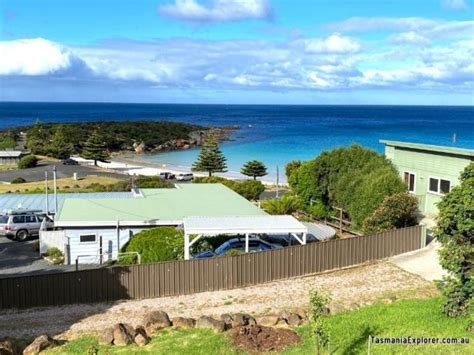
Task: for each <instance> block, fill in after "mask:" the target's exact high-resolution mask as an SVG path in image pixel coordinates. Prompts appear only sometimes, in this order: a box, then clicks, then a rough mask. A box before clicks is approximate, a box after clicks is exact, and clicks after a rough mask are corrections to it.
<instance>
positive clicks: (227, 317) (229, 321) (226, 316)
mask: <svg viewBox="0 0 474 355" xmlns="http://www.w3.org/2000/svg"><path fill="white" fill-rule="evenodd" d="M232 319H233V318H232V315H230V314H229V313H224V314H221V321H223V322H224V323H225V327H226V329H230V328H232Z"/></svg>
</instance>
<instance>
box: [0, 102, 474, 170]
mask: <svg viewBox="0 0 474 355" xmlns="http://www.w3.org/2000/svg"><path fill="white" fill-rule="evenodd" d="M37 117H39V118H40V119H41V120H42V121H55V122H68V121H69V122H70V121H97V120H138V119H147V120H163V119H165V120H175V121H183V122H190V123H196V124H202V125H211V126H225V125H229V126H231V125H239V126H240V127H241V129H240V130H238V131H237V132H236V133H235V134H234V135H233V136H232V138H233V139H234V140H233V141H231V142H225V143H223V144H222V150H223V152H224V154H225V155H226V157H227V159H228V166H229V170H230V171H232V172H238V171H239V170H240V167H241V166H242V165H243V164H244V163H245V162H246V161H248V160H252V159H257V160H261V161H263V162H264V163H265V164H267V166H268V168H269V171H270V173H271V176H270V177H271V178H272V179H274V178H275V174H276V166H279V167H280V168H281V170H280V171H283V167H284V165H285V164H286V163H287V162H288V161H290V160H293V159H302V160H305V159H311V158H313V157H315V156H317V155H318V154H319V153H320V152H321V151H323V150H326V149H331V148H334V147H337V146H347V145H350V144H352V143H359V144H361V145H364V146H366V147H370V148H373V149H376V150H378V151H380V152H382V151H383V145H381V144H380V143H379V140H380V139H391V140H402V141H410V142H418V143H427V144H439V145H447V146H457V147H464V148H471V149H474V107H472V106H470V107H447V106H278V105H275V106H271V105H174V104H169V105H166V104H92V103H91V104H88V103H0V128H4V127H8V126H19V125H25V124H29V123H32V122H34V121H35V120H36V118H37ZM453 134H456V143H455V144H453V141H452V137H453ZM197 154H198V150H189V151H179V152H178V151H175V152H167V153H157V154H143V155H140V156H139V158H140V159H142V160H144V161H148V162H153V163H157V164H168V165H170V164H171V165H178V166H185V167H186V166H188V167H189V166H191V165H192V163H193V161H194V160H195V158H196V156H197Z"/></svg>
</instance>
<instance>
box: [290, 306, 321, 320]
mask: <svg viewBox="0 0 474 355" xmlns="http://www.w3.org/2000/svg"><path fill="white" fill-rule="evenodd" d="M326 308H327V307H326ZM326 311H327V314H329V308H327V310H326ZM294 313H296V314H297V315H299V316H300V318H301V319H303V320H306V319H308V312H307V311H306V309H304V308H295V310H294Z"/></svg>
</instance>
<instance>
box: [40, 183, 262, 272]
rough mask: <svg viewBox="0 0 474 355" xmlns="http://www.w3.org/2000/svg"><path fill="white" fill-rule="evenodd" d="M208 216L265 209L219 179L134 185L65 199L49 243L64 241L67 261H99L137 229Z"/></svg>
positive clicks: (108, 257) (255, 213) (249, 213)
mask: <svg viewBox="0 0 474 355" xmlns="http://www.w3.org/2000/svg"><path fill="white" fill-rule="evenodd" d="M210 216H212V217H229V216H235V217H237V216H246V217H252V216H267V214H266V212H264V211H263V210H262V209H260V208H259V207H257V206H256V205H255V204H253V203H252V202H250V201H248V200H246V199H245V198H244V197H242V196H241V195H239V194H237V193H236V192H234V191H233V190H231V189H229V188H227V187H226V186H224V185H222V184H177V185H175V188H171V189H140V190H136V191H134V194H133V198H129V197H128V198H120V197H114V198H107V197H104V198H94V197H87V196H85V197H84V198H77V197H76V198H71V199H68V198H66V199H65V200H64V202H63V203H62V207H61V209H60V210H59V213H58V214H57V215H56V217H55V222H54V224H55V228H56V229H60V230H61V233H60V234H59V235H60V237H59V240H55V241H54V244H53V245H54V246H60V247H62V246H63V245H65V248H64V251H65V254H66V259H67V260H68V262H69V263H75V262H76V261H77V262H79V263H98V262H99V260H101V261H104V262H105V261H107V260H114V259H116V258H117V255H118V250H119V249H120V248H121V247H122V246H123V245H124V244H125V243H127V242H128V240H129V239H130V238H131V236H133V235H134V234H136V233H138V232H140V231H141V230H143V229H146V228H153V227H157V226H182V225H183V221H184V219H185V218H187V217H210ZM48 233H51V235H52V236H54V238H58V237H57V236H58V233H56V232H45V233H44V234H43V235H44V238H45V239H47V238H48ZM41 238H42V237H41ZM41 242H42V241H41V240H40V244H41ZM44 242H45V241H44ZM60 249H63V248H60Z"/></svg>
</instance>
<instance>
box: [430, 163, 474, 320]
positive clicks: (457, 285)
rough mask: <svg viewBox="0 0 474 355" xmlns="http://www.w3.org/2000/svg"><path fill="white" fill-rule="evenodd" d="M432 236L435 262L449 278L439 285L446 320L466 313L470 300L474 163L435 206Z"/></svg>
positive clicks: (473, 259)
mask: <svg viewBox="0 0 474 355" xmlns="http://www.w3.org/2000/svg"><path fill="white" fill-rule="evenodd" d="M438 209H439V214H438V217H437V227H436V229H435V231H434V236H435V238H436V239H438V240H439V242H440V243H441V248H440V250H439V259H440V264H441V266H442V267H443V268H444V269H446V270H448V271H449V275H448V276H445V278H444V279H443V280H442V281H441V282H440V283H439V285H438V286H439V287H440V288H441V291H442V293H443V295H444V298H445V301H444V306H443V311H444V313H445V314H446V315H448V316H450V317H456V316H461V315H464V314H467V313H469V308H470V307H471V306H472V305H471V304H470V302H472V299H473V296H474V281H473V276H474V257H473V256H474V244H473V241H474V163H471V164H470V165H468V166H467V167H466V169H465V170H464V171H463V172H462V174H461V178H460V184H459V185H458V186H455V187H454V188H453V189H452V190H451V191H450V192H449V193H448V194H446V195H445V196H444V197H443V198H442V200H441V201H440V203H439V204H438Z"/></svg>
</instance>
